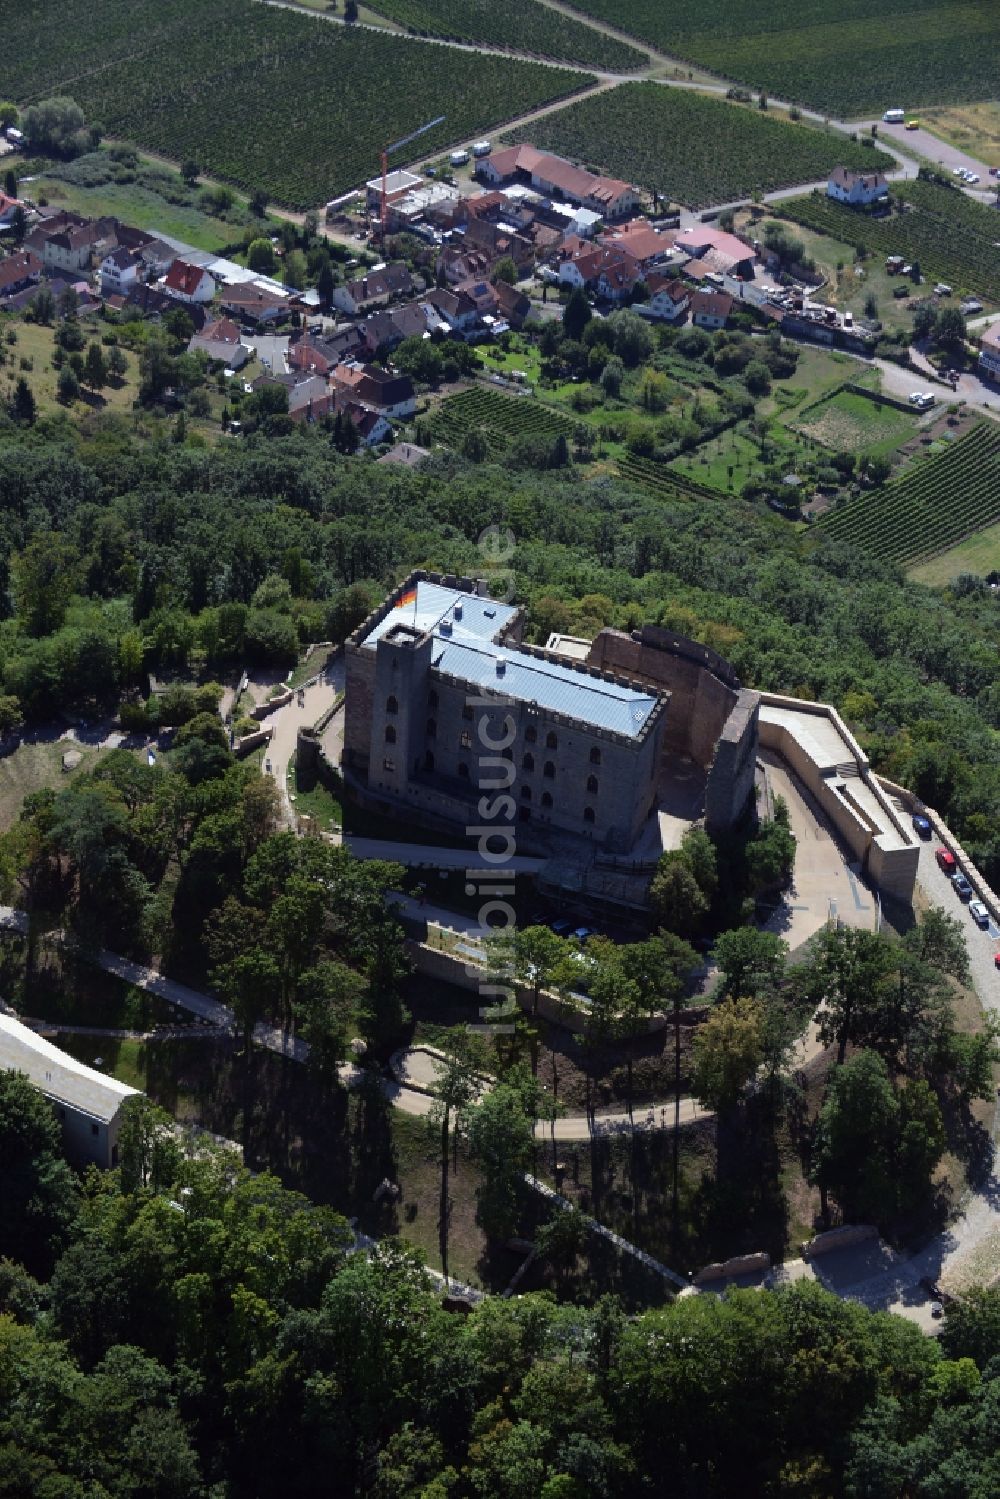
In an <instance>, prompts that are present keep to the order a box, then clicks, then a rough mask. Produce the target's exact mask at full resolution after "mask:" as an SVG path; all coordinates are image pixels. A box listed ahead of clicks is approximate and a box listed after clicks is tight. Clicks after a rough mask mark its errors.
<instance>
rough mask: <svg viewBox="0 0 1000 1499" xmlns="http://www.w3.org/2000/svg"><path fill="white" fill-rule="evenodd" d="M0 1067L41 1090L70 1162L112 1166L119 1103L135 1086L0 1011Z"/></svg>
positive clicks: (135, 1091)
mask: <svg viewBox="0 0 1000 1499" xmlns="http://www.w3.org/2000/svg"><path fill="white" fill-rule="evenodd" d="M0 1067H2V1068H3V1069H4V1070H5V1071H7V1072H23V1073H24V1074H25V1076H26V1077H29V1078H30V1079H31V1081H32V1082H33V1083H34V1084H35V1087H36V1088H38V1090H39V1091H40V1092H41V1093H44V1095H45V1097H46V1098H47V1099H48V1100H49V1102H50V1103H51V1104H52V1107H53V1108H54V1109H55V1111H56V1115H57V1117H58V1119H59V1122H60V1124H61V1125H62V1131H63V1141H64V1144H65V1150H66V1155H67V1157H68V1158H69V1159H70V1160H71V1161H72V1162H73V1163H74V1165H78V1166H86V1165H89V1164H91V1163H93V1164H94V1165H97V1166H104V1167H110V1166H117V1164H118V1129H119V1124H120V1114H121V1107H122V1104H123V1103H124V1102H125V1100H126V1098H132V1097H134V1096H136V1094H137V1092H138V1090H137V1089H136V1088H130V1087H128V1085H127V1084H126V1083H120V1082H118V1080H117V1078H113V1077H106V1076H105V1075H104V1073H103V1072H98V1071H96V1069H95V1068H93V1067H87V1066H86V1065H85V1064H84V1063H83V1062H78V1061H77V1059H76V1057H71V1056H70V1055H69V1053H68V1052H65V1051H60V1049H59V1047H58V1046H53V1044H52V1042H51V1041H46V1040H45V1038H44V1037H43V1036H39V1035H36V1034H35V1032H34V1031H33V1030H29V1028H28V1027H27V1026H26V1025H23V1024H22V1022H21V1021H20V1020H15V1019H14V1017H13V1016H12V1015H0Z"/></svg>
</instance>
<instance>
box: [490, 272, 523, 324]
mask: <svg viewBox="0 0 1000 1499" xmlns="http://www.w3.org/2000/svg"><path fill="white" fill-rule="evenodd" d="M493 292H494V295H495V296H496V299H497V311H498V312H499V314H500V316H501V317H502V318H503V320H504V322H505V323H507V324H509V326H510V327H511V328H514V329H515V330H520V329H521V328H523V327H524V325H525V323H526V322H527V321H528V318H529V317H530V315H531V298H530V297H527V296H525V294H524V292H523V291H518V289H517V287H516V286H511V285H510V283H509V282H507V281H497V282H496V284H495V285H494V287H493Z"/></svg>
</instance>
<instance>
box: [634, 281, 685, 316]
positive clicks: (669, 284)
mask: <svg viewBox="0 0 1000 1499" xmlns="http://www.w3.org/2000/svg"><path fill="white" fill-rule="evenodd" d="M646 286H647V287H648V289H649V301H648V302H643V303H642V304H641V305H639V306H637V307H636V309H635V310H636V312H638V313H641V315H642V316H643V317H648V318H656V319H661V320H662V321H663V322H667V323H673V322H676V321H677V320H678V318H681V317H683V315H684V314H685V313H686V312H687V310H688V307H689V306H690V305H691V295H690V293H689V291H688V289H687V287H686V286H685V285H684V282H683V281H679V280H678V279H677V277H676V276H668V275H656V274H653V275H651V276H647V277H646Z"/></svg>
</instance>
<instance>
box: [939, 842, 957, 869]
mask: <svg viewBox="0 0 1000 1499" xmlns="http://www.w3.org/2000/svg"><path fill="white" fill-rule="evenodd" d="M934 857H935V859H936V860H937V861H938V865H939V866H940V868H941V869H943V870H944V872H945V874H954V873H955V870H956V869H957V868H958V860H957V859H956V858H955V855H954V854H953V853H951V852H949V850H948V849H946V848H936V849H935V850H934Z"/></svg>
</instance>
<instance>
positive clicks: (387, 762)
mask: <svg viewBox="0 0 1000 1499" xmlns="http://www.w3.org/2000/svg"><path fill="white" fill-rule="evenodd" d="M382 769H383V770H395V769H396V762H395V760H394V759H393V758H392V756H391V755H386V757H385V759H384V760H383V761H382Z"/></svg>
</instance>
